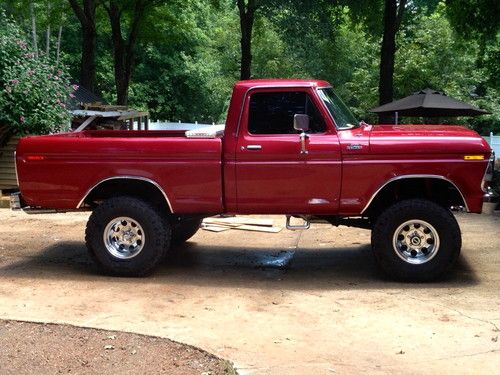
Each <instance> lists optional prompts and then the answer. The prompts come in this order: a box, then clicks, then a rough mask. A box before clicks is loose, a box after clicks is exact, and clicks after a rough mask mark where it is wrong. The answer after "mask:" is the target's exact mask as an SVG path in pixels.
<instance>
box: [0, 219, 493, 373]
mask: <svg viewBox="0 0 500 375" xmlns="http://www.w3.org/2000/svg"><path fill="white" fill-rule="evenodd" d="M87 216H88V215H86V214H80V213H77V214H60V215H41V216H27V215H25V214H23V213H14V212H11V211H8V210H0V318H4V319H20V320H29V321H38V322H55V323H68V324H74V325H78V326H85V327H95V328H107V329H114V330H122V331H128V332H137V333H144V334H151V335H157V336H162V337H168V338H170V339H174V340H177V341H181V342H184V343H188V344H191V345H195V346H198V347H201V348H203V349H205V350H208V351H210V352H212V353H214V354H217V355H219V356H222V357H224V358H227V359H229V360H231V361H233V362H235V364H236V366H237V367H238V368H239V372H240V373H242V374H284V373H286V374H308V373H314V374H363V373H369V374H429V373H439V374H471V373H476V374H477V373H494V372H496V371H497V368H498V367H499V366H500V355H499V353H498V352H499V351H500V343H499V342H498V336H499V335H500V332H499V327H500V312H499V311H500V309H499V307H500V298H499V297H500V292H499V281H500V271H499V270H500V267H499V263H500V216H499V215H497V214H495V215H493V216H489V217H487V216H480V215H463V214H461V215H459V216H458V217H459V221H460V224H461V227H462V231H463V240H464V246H463V252H462V256H461V258H460V261H459V264H458V267H457V268H456V270H455V271H454V272H453V273H452V274H450V276H449V277H448V278H447V279H446V280H443V281H441V282H436V283H428V284H400V283H394V282H389V281H386V280H384V279H383V277H382V276H381V275H380V274H379V273H378V271H377V269H376V267H375V264H374V262H373V259H372V256H371V253H370V246H369V240H370V232H369V231H366V230H361V229H352V228H344V227H341V228H332V227H329V226H326V225H315V226H313V228H312V229H311V230H309V231H305V232H290V231H282V232H281V233H269V234H268V233H256V232H243V231H239V232H236V231H227V232H221V233H211V232H206V231H200V232H198V234H196V236H195V237H193V239H192V240H191V241H189V242H188V243H187V244H186V245H185V246H183V247H182V248H180V249H179V251H178V252H177V255H176V256H175V257H174V259H172V260H171V261H170V262H168V263H166V264H164V265H162V266H161V267H160V268H159V270H158V272H156V273H155V274H154V275H153V276H151V277H148V278H144V279H129V278H112V277H107V276H103V275H100V274H99V272H98V271H97V269H96V268H95V267H94V266H93V265H92V263H91V262H90V260H89V258H88V257H87V254H86V250H85V246H84V243H83V231H84V226H85V221H86V219H87ZM274 219H275V220H277V223H279V224H282V221H284V218H276V217H274ZM0 345H1V338H0Z"/></svg>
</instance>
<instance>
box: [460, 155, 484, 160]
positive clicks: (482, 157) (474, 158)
mask: <svg viewBox="0 0 500 375" xmlns="http://www.w3.org/2000/svg"><path fill="white" fill-rule="evenodd" d="M464 160H484V155H465V156H464Z"/></svg>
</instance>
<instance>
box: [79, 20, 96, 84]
mask: <svg viewBox="0 0 500 375" xmlns="http://www.w3.org/2000/svg"><path fill="white" fill-rule="evenodd" d="M96 37H97V35H96V31H95V29H94V27H82V38H83V39H82V62H81V65H80V85H81V86H83V87H85V88H86V89H87V90H89V91H91V92H93V91H94V89H95V79H96V64H95V58H96Z"/></svg>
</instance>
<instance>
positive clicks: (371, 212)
mask: <svg viewBox="0 0 500 375" xmlns="http://www.w3.org/2000/svg"><path fill="white" fill-rule="evenodd" d="M413 198H422V199H427V200H430V201H432V202H435V203H437V204H439V205H440V206H442V207H445V208H451V207H460V206H462V207H465V206H466V202H465V201H464V199H463V197H462V194H460V191H459V190H458V188H457V187H456V186H455V185H453V184H452V183H451V182H450V181H447V180H443V179H439V178H432V177H428V178H405V179H401V180H396V181H392V182H390V183H389V184H387V185H386V186H384V187H383V188H382V190H380V191H379V192H378V193H377V195H376V197H375V198H374V199H373V201H372V202H371V203H370V205H369V206H368V207H367V209H366V210H365V214H366V215H367V216H370V217H371V216H378V215H379V214H380V213H381V212H382V211H383V210H384V209H385V208H387V207H389V206H390V205H392V204H394V203H395V202H399V201H402V200H406V199H413Z"/></svg>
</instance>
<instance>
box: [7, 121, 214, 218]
mask: <svg viewBox="0 0 500 375" xmlns="http://www.w3.org/2000/svg"><path fill="white" fill-rule="evenodd" d="M221 148H222V140H221V138H212V139H189V138H186V136H185V132H184V131H171V130H162V131H108V130H102V131H100V130H90V131H84V132H80V133H63V134H57V135H48V136H41V137H26V138H23V139H21V141H20V142H19V145H18V148H17V155H16V158H17V166H18V167H17V168H18V170H17V172H18V176H19V180H20V183H21V185H20V190H21V194H22V196H23V199H24V200H25V201H26V203H27V204H28V205H36V206H37V207H50V208H55V209H75V208H77V207H79V206H80V205H81V203H82V202H81V201H82V199H83V198H84V197H85V195H86V194H87V192H88V191H89V190H91V189H92V188H93V187H94V186H96V185H97V184H99V183H100V182H102V181H105V180H107V179H108V178H111V177H113V178H116V177H120V176H121V177H124V178H133V177H137V178H141V179H144V180H149V181H152V182H154V183H156V184H157V185H159V187H161V189H163V191H164V192H165V194H166V195H167V197H168V200H169V204H170V206H171V209H172V210H173V211H174V212H176V213H194V212H196V213H199V212H206V213H218V212H221V211H222V172H221V171H222V165H221V164H222V162H221ZM35 202H36V204H35Z"/></svg>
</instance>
